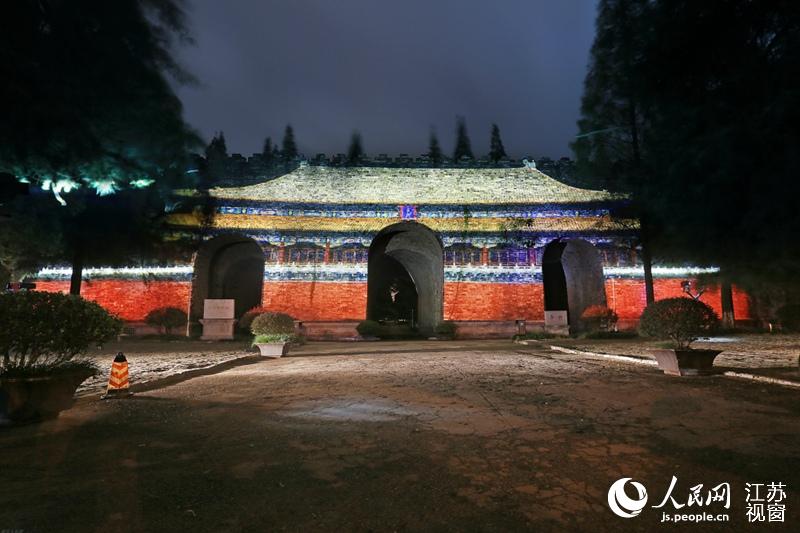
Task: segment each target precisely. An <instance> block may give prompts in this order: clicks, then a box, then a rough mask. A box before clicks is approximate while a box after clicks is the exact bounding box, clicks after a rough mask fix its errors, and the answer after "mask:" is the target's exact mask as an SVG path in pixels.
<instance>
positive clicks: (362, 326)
mask: <svg viewBox="0 0 800 533" xmlns="http://www.w3.org/2000/svg"><path fill="white" fill-rule="evenodd" d="M356 331H358V334H359V335H361V336H362V337H380V336H381V334H382V333H383V326H381V325H380V324H379V323H378V322H375V321H374V320H362V321H361V322H359V323H358V325H357V326H356Z"/></svg>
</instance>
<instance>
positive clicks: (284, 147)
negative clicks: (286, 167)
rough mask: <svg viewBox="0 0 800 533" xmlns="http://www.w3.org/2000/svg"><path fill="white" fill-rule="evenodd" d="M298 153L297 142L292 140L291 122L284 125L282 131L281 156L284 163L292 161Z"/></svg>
mask: <svg viewBox="0 0 800 533" xmlns="http://www.w3.org/2000/svg"><path fill="white" fill-rule="evenodd" d="M298 155H299V153H298V151H297V143H296V142H295V140H294V129H293V128H292V125H291V124H287V125H286V130H285V131H284V132H283V142H282V143H281V157H282V158H283V161H284V162H286V163H290V162H292V161H294V160H295V159H296V158H297V156H298Z"/></svg>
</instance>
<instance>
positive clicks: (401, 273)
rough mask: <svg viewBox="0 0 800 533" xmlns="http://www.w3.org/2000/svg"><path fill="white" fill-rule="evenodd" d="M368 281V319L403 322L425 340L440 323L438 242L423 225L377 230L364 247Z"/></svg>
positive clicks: (441, 273) (441, 274)
mask: <svg viewBox="0 0 800 533" xmlns="http://www.w3.org/2000/svg"><path fill="white" fill-rule="evenodd" d="M367 280H368V281H367V318H368V319H369V320H399V321H405V320H407V321H408V322H409V323H413V324H415V325H416V326H417V328H418V329H419V331H420V333H422V334H424V335H429V334H431V333H432V332H433V329H434V327H436V325H437V324H438V323H439V322H441V321H442V305H443V301H444V260H443V254H442V243H441V241H440V240H439V238H438V237H437V236H436V234H435V233H434V232H433V231H432V230H431V229H429V228H428V227H427V226H424V225H423V224H419V223H417V222H399V223H397V224H392V225H391V226H388V227H386V228H384V229H383V230H381V232H380V233H378V235H376V236H375V238H374V239H373V240H372V244H371V245H370V247H369V262H368V275H367Z"/></svg>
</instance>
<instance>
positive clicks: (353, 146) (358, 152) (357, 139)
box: [347, 131, 364, 165]
mask: <svg viewBox="0 0 800 533" xmlns="http://www.w3.org/2000/svg"><path fill="white" fill-rule="evenodd" d="M363 157H364V147H363V146H362V145H361V134H360V133H359V132H357V131H354V132H353V135H352V136H351V137H350V146H349V147H348V149H347V163H348V164H349V165H357V164H359V163H360V162H361V159H362V158H363Z"/></svg>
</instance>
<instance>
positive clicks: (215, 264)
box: [189, 234, 264, 334]
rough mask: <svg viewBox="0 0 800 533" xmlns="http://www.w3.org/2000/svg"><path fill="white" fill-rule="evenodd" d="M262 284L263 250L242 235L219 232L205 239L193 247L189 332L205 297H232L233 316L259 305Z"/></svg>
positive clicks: (197, 317) (200, 312)
mask: <svg viewBox="0 0 800 533" xmlns="http://www.w3.org/2000/svg"><path fill="white" fill-rule="evenodd" d="M263 287H264V251H263V250H262V248H261V246H259V244H258V243H257V242H256V241H255V240H253V239H251V238H250V237H246V236H244V235H239V234H227V235H220V236H219V237H215V238H213V239H210V240H209V241H206V242H205V243H203V244H202V246H201V247H200V249H199V250H198V251H197V254H196V255H195V259H194V274H193V276H192V296H191V299H190V303H189V328H190V329H189V333H190V334H192V333H193V331H192V330H193V329H194V330H195V331H196V329H197V327H198V325H199V323H198V321H199V320H200V319H201V318H203V301H204V300H205V299H206V298H230V299H233V300H234V301H235V315H236V318H239V317H241V316H242V315H243V314H244V313H245V312H246V311H247V310H248V309H251V308H253V307H257V306H259V305H261V298H262V292H263Z"/></svg>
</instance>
